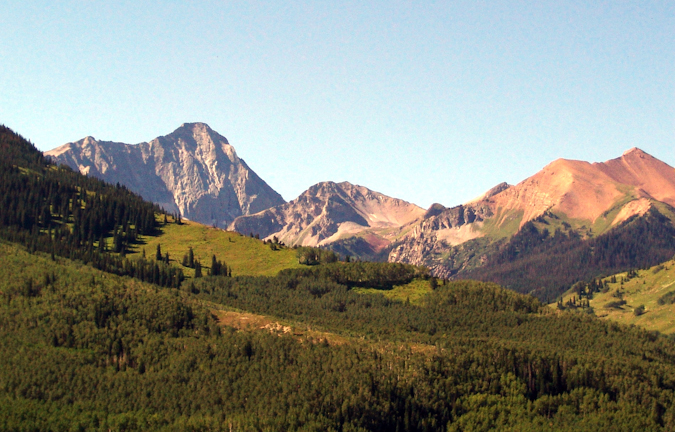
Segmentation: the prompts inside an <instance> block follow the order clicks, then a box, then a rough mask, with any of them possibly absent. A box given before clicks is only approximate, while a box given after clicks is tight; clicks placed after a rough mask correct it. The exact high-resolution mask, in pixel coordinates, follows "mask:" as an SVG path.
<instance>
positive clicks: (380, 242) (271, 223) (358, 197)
mask: <svg viewBox="0 0 675 432" xmlns="http://www.w3.org/2000/svg"><path fill="white" fill-rule="evenodd" d="M423 214H424V210H423V209H422V208H420V207H418V206H416V205H414V204H411V203H408V202H406V201H403V200H399V199H395V198H391V197H388V196H386V195H383V194H380V193H378V192H374V191H372V190H370V189H368V188H365V187H363V186H358V185H353V184H351V183H348V182H342V183H334V182H323V183H318V184H316V185H314V186H312V187H310V188H309V189H308V190H307V191H305V192H303V193H302V194H301V195H300V196H299V197H298V198H296V199H295V200H293V201H291V202H289V203H286V204H283V205H280V206H277V207H274V208H270V209H268V210H265V211H263V212H260V213H257V214H254V215H250V216H242V217H239V218H237V219H236V220H235V221H234V223H232V225H231V226H230V229H232V230H235V231H238V232H241V233H244V234H249V233H253V234H259V235H260V237H261V238H272V237H277V238H278V239H279V240H281V241H283V242H284V243H286V244H288V245H303V246H322V245H328V244H330V243H333V242H335V241H337V240H340V239H344V238H349V237H354V236H357V235H358V236H365V237H367V238H368V239H369V240H368V241H369V242H371V243H373V244H374V247H375V248H376V249H377V248H381V247H383V246H384V245H386V244H388V243H389V241H388V240H386V238H384V237H383V236H381V235H378V234H377V233H379V232H381V231H384V230H387V229H392V228H393V229H395V228H400V227H401V226H403V225H406V224H408V223H410V222H412V221H414V220H416V219H417V218H419V217H421V216H422V215H423Z"/></svg>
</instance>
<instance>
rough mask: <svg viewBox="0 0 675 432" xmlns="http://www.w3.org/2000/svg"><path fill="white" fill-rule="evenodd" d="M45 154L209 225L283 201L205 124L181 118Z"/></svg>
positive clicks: (70, 145)
mask: <svg viewBox="0 0 675 432" xmlns="http://www.w3.org/2000/svg"><path fill="white" fill-rule="evenodd" d="M45 155H47V156H49V157H51V158H52V159H53V160H54V161H56V162H58V163H61V164H65V165H68V166H70V167H71V168H72V169H74V170H76V171H79V172H81V173H83V174H86V175H90V176H95V177H98V178H100V179H102V180H105V181H107V182H109V183H112V184H115V183H120V184H123V185H125V186H127V187H128V188H129V189H130V190H132V191H134V192H136V193H138V194H140V195H141V196H142V197H143V198H145V199H147V200H149V201H153V202H155V203H157V204H159V205H160V206H162V207H164V208H165V209H166V210H167V211H169V212H175V213H180V214H181V215H182V216H184V217H186V218H187V219H190V220H194V221H197V222H201V223H205V224H209V225H212V224H215V225H218V226H227V225H228V224H229V223H231V222H232V221H233V220H234V219H235V218H236V217H238V216H241V215H246V214H252V213H257V212H259V211H262V210H265V209H267V208H270V207H273V206H276V205H279V204H283V203H284V202H285V201H284V199H283V198H282V197H281V195H279V194H278V193H277V192H275V191H274V190H273V189H272V188H271V187H270V186H268V185H267V183H265V182H264V181H263V180H262V179H261V178H260V177H258V175H257V174H256V173H255V172H253V170H251V169H250V168H249V167H248V165H247V164H246V162H244V160H243V159H240V158H239V157H238V156H237V153H236V152H235V150H234V147H232V146H231V145H230V144H229V143H228V141H227V139H226V138H225V137H223V136H222V135H220V134H218V133H217V132H215V131H213V130H212V129H211V128H210V127H209V126H208V125H206V124H204V123H184V124H183V125H181V126H180V127H179V128H178V129H176V130H175V131H173V132H172V133H170V134H169V135H166V136H161V137H158V138H155V139H154V140H152V141H150V142H143V143H140V144H134V145H131V144H124V143H118V142H111V141H98V140H96V139H95V138H93V137H86V138H83V139H81V140H79V141H77V142H72V143H68V144H65V145H63V146H61V147H58V148H56V149H54V150H51V151H48V152H46V153H45Z"/></svg>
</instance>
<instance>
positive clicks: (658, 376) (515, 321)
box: [0, 129, 675, 431]
mask: <svg viewBox="0 0 675 432" xmlns="http://www.w3.org/2000/svg"><path fill="white" fill-rule="evenodd" d="M0 137H1V138H2V139H0V150H2V153H1V154H2V159H1V161H2V162H1V163H2V166H1V168H2V171H3V172H2V174H0V175H1V176H2V177H0V181H1V182H2V183H1V184H0V199H2V200H3V203H7V205H6V206H3V207H2V213H0V214H1V215H2V219H1V220H2V230H1V231H0V232H2V239H0V430H12V431H14V430H17V431H33V430H40V431H43V430H56V431H71V430H95V431H108V430H116V431H141V430H142V431H146V430H161V431H184V430H193V431H202V430H204V431H206V430H210V431H235V430H236V431H261V430H269V431H295V430H305V431H436V430H448V431H460V430H462V431H464V430H477V431H487V430H505V431H509V430H510V431H526V430H533V431H534V430H536V431H542V430H543V431H554V430H565V431H569V430H578V431H582V430H609V429H611V430H617V431H635V430H643V431H660V430H664V431H667V430H673V429H675V404H674V402H675V342H674V341H673V339H671V338H669V337H666V336H663V335H660V334H659V333H656V332H648V331H646V330H644V329H640V328H638V327H628V326H622V325H619V324H616V323H611V322H605V321H602V320H600V319H598V318H597V317H594V316H590V315H587V314H576V313H565V312H560V311H556V310H554V309H552V308H550V307H545V306H543V305H542V304H541V303H540V302H539V300H537V299H535V298H534V297H531V296H525V295H521V294H518V293H516V292H513V291H509V290H505V289H503V288H501V287H500V286H498V285H495V284H492V283H485V282H477V281H455V282H449V281H443V280H438V279H436V278H433V277H430V275H429V272H428V270H427V269H425V268H421V267H415V266H412V265H404V264H392V263H368V262H345V261H341V260H339V259H338V257H337V256H336V255H335V254H333V253H332V252H330V251H326V250H319V249H311V248H306V249H305V248H299V249H297V250H294V251H292V250H290V249H288V248H285V247H284V246H283V245H281V244H279V243H276V242H271V243H265V244H262V242H258V241H257V240H256V242H258V243H256V245H257V246H261V247H262V246H264V247H265V248H266V250H267V251H269V253H270V254H271V255H268V256H271V257H285V258H283V259H284V260H285V259H287V257H288V254H290V253H294V254H295V255H296V256H295V259H296V260H297V261H296V263H295V264H294V265H293V266H289V267H293V268H285V269H283V270H281V271H276V270H275V271H273V272H270V271H269V270H268V269H265V268H264V267H265V266H266V265H268V264H269V262H271V263H272V265H273V266H274V267H273V268H274V269H276V268H277V267H276V266H278V265H279V263H281V262H284V261H283V260H276V261H275V260H274V259H272V260H271V261H269V262H267V261H265V260H260V261H254V262H253V264H249V267H250V266H259V267H261V269H260V270H259V271H258V272H257V273H253V272H251V273H247V274H248V275H243V274H244V273H243V272H242V273H241V274H242V275H241V276H238V275H237V274H233V273H232V271H231V270H232V269H231V268H230V266H229V265H227V263H225V262H222V261H221V259H218V258H216V257H215V256H212V261H210V262H209V263H205V265H204V271H203V272H202V271H201V268H199V272H201V273H202V274H201V275H199V274H198V271H197V268H198V266H197V263H198V262H199V260H195V257H194V253H193V254H190V251H191V249H189V243H188V242H187V240H186V244H184V245H180V244H172V246H171V247H173V248H175V249H172V253H174V252H173V251H174V250H176V251H177V250H183V251H185V252H184V253H185V254H186V256H185V258H184V259H183V260H179V259H178V258H177V257H174V259H173V260H172V259H171V257H169V254H168V253H166V252H165V251H162V250H161V247H160V244H159V242H158V243H157V245H156V246H157V248H156V249H157V250H156V251H148V253H147V256H144V254H143V252H142V249H140V250H139V245H138V244H137V243H135V242H136V241H137V240H138V238H139V237H138V236H142V237H143V239H147V238H154V239H155V240H156V238H155V237H148V236H151V235H153V234H155V233H156V232H159V231H160V230H165V231H166V228H167V226H171V227H172V228H176V229H178V228H179V227H180V226H181V225H180V224H179V220H176V221H173V218H168V221H167V222H166V223H168V224H169V225H165V222H163V221H162V219H163V215H161V211H160V209H157V208H156V207H154V206H153V205H151V204H148V203H146V202H143V201H142V200H141V199H140V198H139V197H137V196H136V195H133V194H131V193H129V192H128V191H126V190H125V189H124V188H121V187H116V186H110V185H106V184H104V183H101V182H98V181H96V180H92V179H87V178H85V177H83V176H80V175H79V174H76V173H73V172H72V171H70V170H67V169H63V168H58V167H54V166H52V165H50V164H48V163H45V162H44V160H43V159H42V157H41V155H40V153H39V152H37V151H36V150H35V148H34V147H33V146H32V145H30V143H28V142H27V141H25V140H23V139H21V138H20V137H18V136H16V135H14V134H13V133H12V132H11V131H9V130H8V129H3V134H2V135H1V136H0ZM156 215H157V216H159V220H158V218H156V217H155V216H156ZM150 216H152V217H150ZM655 217H656V216H655ZM193 228H194V227H193ZM155 230H156V232H155ZM532 234H533V235H534V233H532ZM134 236H136V237H134ZM97 237H98V238H97ZM160 238H161V237H160ZM179 238H181V237H180V236H179V235H175V236H174V237H173V239H179ZM223 238H224V239H225V238H227V239H229V240H227V241H226V242H225V243H226V244H228V245H229V244H230V240H231V241H232V242H233V243H232V244H237V243H236V241H237V240H241V241H240V242H239V243H238V244H239V246H236V247H240V246H241V245H242V244H244V241H243V240H244V239H246V240H247V241H248V238H246V237H243V238H241V239H238V238H232V239H230V238H229V236H228V237H223ZM525 240H526V239H524V240H523V241H524V243H523V245H526V244H528V243H527V241H525ZM144 241H145V240H144ZM251 241H253V239H251ZM563 243H564V242H563ZM147 244H149V243H146V245H147ZM152 244H153V245H154V243H152ZM198 247H199V248H202V249H200V253H206V252H205V251H210V250H211V249H209V248H208V246H207V245H205V244H201V243H200V244H199V245H198ZM220 247H228V246H220ZM528 247H529V246H528ZM534 247H536V246H534ZM279 249H283V251H282V252H283V254H281V255H274V254H275V253H277V252H280V250H279ZM525 249H527V248H525ZM236 250H240V251H241V250H245V249H236ZM131 252H133V257H132V258H129V255H132V254H131ZM192 252H194V251H192ZM125 255H126V256H125ZM209 264H210V265H209ZM242 265H243V264H242ZM182 268H185V269H189V272H188V271H187V270H186V272H188V273H189V274H188V275H187V276H186V275H184V274H183V272H182V270H181V269H182ZM242 268H243V267H242ZM150 269H152V271H150ZM146 270H147V272H146ZM254 274H259V275H265V276H254ZM420 286H425V289H423V290H422V289H420V288H419V287H420ZM404 287H417V288H416V289H417V291H418V292H423V294H422V295H420V296H419V297H417V298H415V299H414V300H415V301H411V299H410V298H406V299H394V298H390V297H389V296H386V295H382V294H380V293H391V292H398V291H402V292H404V290H403V289H402V288H404ZM237 314H239V315H241V316H242V321H243V320H244V318H248V317H250V316H253V315H255V316H258V317H262V318H264V319H265V320H266V322H268V323H269V324H268V325H264V326H258V325H250V326H243V325H239V326H235V325H233V324H232V323H231V322H228V321H226V320H225V319H222V317H224V316H226V315H227V316H236V315H237Z"/></svg>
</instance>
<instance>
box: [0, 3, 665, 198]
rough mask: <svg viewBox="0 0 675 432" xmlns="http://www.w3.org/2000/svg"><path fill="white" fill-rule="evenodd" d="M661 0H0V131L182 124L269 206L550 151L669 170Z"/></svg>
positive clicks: (472, 191) (486, 181) (433, 188)
mask: <svg viewBox="0 0 675 432" xmlns="http://www.w3.org/2000/svg"><path fill="white" fill-rule="evenodd" d="M674 81H675V2H672V1H661V2H658V1H597V2H589V1H530V2H519V1H503V2H499V1H490V2H487V1H450V0H448V1H442V2H431V1H427V2H402V1H392V0H389V1H368V2H363V1H354V2H326V1H320V2H319V1H317V2H293V1H291V2H289V1H283V2H282V1H276V2H253V1H252V2H223V1H212V2H208V1H194V2H186V1H161V2H160V1H156V2H153V1H140V2H139V1H129V2H118V1H107V2H93V1H84V0H82V1H59V2H51V1H49V2H48V1H1V2H0V123H4V124H6V125H7V126H9V127H11V128H13V129H14V130H16V131H17V132H19V133H21V134H22V135H24V136H25V137H27V138H29V139H30V140H32V141H33V142H34V143H35V144H36V145H37V146H38V148H40V149H42V150H48V149H51V148H54V147H56V146H59V145H61V144H64V143H66V142H69V141H75V140H78V139H81V138H83V137H85V136H87V135H92V136H94V137H96V138H97V139H100V140H111V141H122V142H127V143H138V142H142V141H149V140H151V139H153V138H155V137H157V136H159V135H165V134H168V133H170V132H172V131H173V130H174V129H175V128H177V127H178V126H179V125H180V124H181V123H184V122H195V121H202V122H206V123H208V124H209V125H210V126H211V127H212V128H213V129H215V130H216V131H218V132H220V133H221V134H222V135H224V136H226V137H227V138H228V140H229V141H230V143H231V144H232V145H233V146H234V147H235V148H236V150H237V152H238V154H239V155H240V157H242V158H243V159H245V160H246V161H247V162H248V164H249V165H250V166H251V167H252V168H253V169H254V170H255V171H256V172H257V173H258V174H259V175H260V176H261V177H262V178H263V179H265V180H266V181H267V182H268V183H269V184H270V185H271V186H272V187H273V188H274V189H276V190H277V191H278V192H280V193H281V194H282V195H283V197H284V198H285V199H287V200H290V199H293V198H295V197H296V196H297V195H298V194H300V193H301V192H302V191H304V190H305V189H307V188H308V187H309V186H310V185H312V184H314V183H317V182H319V181H324V180H334V181H343V180H348V181H350V182H352V183H357V184H361V185H364V186H367V187H369V188H371V189H374V190H377V191H379V192H382V193H385V194H388V195H391V196H394V197H398V198H402V199H405V200H408V201H411V202H414V203H416V204H418V205H421V206H423V207H427V206H429V205H430V204H432V203H433V202H440V203H442V204H444V205H448V206H450V205H456V204H460V203H462V202H465V201H467V200H469V199H471V198H473V197H475V196H477V195H479V194H481V193H482V192H484V191H485V190H487V189H488V188H490V187H492V186H493V185H495V184H497V183H499V182H501V181H507V182H509V183H517V182H519V181H521V180H523V179H524V178H526V177H528V176H529V175H532V174H534V173H535V172H536V171H538V170H540V169H541V168H542V167H543V166H544V165H546V164H547V163H549V162H550V161H552V160H554V159H556V158H559V157H564V158H571V159H582V160H588V161H603V160H607V159H611V158H614V157H618V156H620V155H621V153H622V152H623V151H624V150H626V149H628V148H631V147H634V146H635V147H640V148H642V149H643V150H645V151H647V152H648V153H650V154H652V155H654V156H655V157H657V158H660V159H661V160H664V161H666V162H668V163H669V164H671V165H675V85H674Z"/></svg>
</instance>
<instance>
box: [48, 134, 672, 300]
mask: <svg viewBox="0 0 675 432" xmlns="http://www.w3.org/2000/svg"><path fill="white" fill-rule="evenodd" d="M46 155H48V156H51V157H52V158H54V159H55V160H56V161H58V162H60V163H65V164H68V165H70V166H71V167H72V168H73V169H76V170H79V171H80V172H82V173H85V174H89V175H95V176H97V177H100V178H102V179H104V180H107V181H109V182H112V183H116V182H119V183H122V184H125V185H127V186H128V187H129V188H130V189H131V190H133V191H135V192H138V193H139V194H141V195H142V196H143V197H145V198H146V199H149V200H152V201H154V202H156V203H158V204H160V205H162V206H164V207H165V208H166V209H167V210H170V211H176V212H180V213H181V214H182V215H183V216H184V217H186V218H188V219H191V220H195V221H197V222H202V223H206V224H214V223H215V224H217V225H218V226H220V227H229V229H230V230H235V231H238V232H241V233H243V234H251V233H252V234H258V235H260V237H261V238H268V239H272V238H274V237H276V238H277V239H278V240H280V241H282V242H284V243H286V244H288V245H306V246H321V247H328V248H331V249H333V250H336V251H338V252H340V253H342V254H345V255H352V256H356V257H361V258H366V259H371V260H382V261H391V262H404V263H410V264H416V265H424V266H427V267H429V268H430V269H431V270H432V272H433V273H434V274H436V275H437V276H441V277H446V278H448V277H461V276H462V275H468V276H471V277H475V278H484V279H490V280H494V281H496V282H499V283H503V284H505V285H509V284H511V283H512V280H515V279H516V278H515V276H514V275H515V274H518V275H519V276H518V278H517V280H518V281H522V282H518V284H520V285H519V286H512V288H514V289H517V290H519V291H521V292H532V291H534V290H537V289H542V290H545V292H546V293H547V294H542V292H543V291H542V292H540V293H539V294H540V297H551V296H554V295H556V293H558V292H561V290H563V288H564V285H565V284H567V283H568V279H569V280H572V279H574V278H575V277H577V276H578V275H580V274H581V273H579V272H577V273H574V274H571V275H569V277H563V276H560V275H557V273H555V272H550V274H549V275H548V276H550V281H549V282H547V283H548V284H549V285H551V286H549V287H538V288H535V287H534V284H535V282H534V280H535V279H537V278H538V279H537V280H542V278H543V279H545V277H544V276H545V275H542V274H540V273H537V272H533V271H532V270H531V268H532V267H533V266H534V264H533V263H532V260H534V259H536V260H541V259H543V258H542V256H547V257H549V258H550V257H553V256H554V255H555V254H558V255H555V256H556V257H558V258H556V259H558V260H561V259H563V256H565V257H567V256H568V255H569V253H571V252H569V253H568V252H565V254H568V255H564V254H563V252H555V253H554V252H552V250H553V249H551V248H553V245H555V244H558V247H562V246H560V244H562V243H561V242H562V240H561V238H563V237H564V239H565V241H564V242H563V243H564V244H565V245H566V246H565V247H567V248H568V250H572V249H574V250H575V251H576V252H575V253H576V254H577V255H578V256H579V257H581V256H586V255H584V254H586V253H592V252H588V251H587V249H588V250H590V251H592V250H594V248H598V247H599V246H597V245H595V246H594V245H592V244H591V243H588V242H589V241H590V240H592V239H597V238H602V237H603V236H605V235H608V236H615V237H616V236H620V235H622V234H621V233H622V232H624V231H622V230H625V229H628V228H626V227H628V226H629V225H630V224H631V223H632V221H634V220H636V218H637V219H641V220H648V221H650V222H649V224H651V225H649V226H652V227H653V226H654V224H655V223H656V224H657V225H659V228H658V230H657V231H654V232H653V233H652V234H654V233H656V232H658V233H662V232H665V231H663V230H664V229H665V230H666V231H667V229H669V228H668V227H672V223H671V222H664V220H666V221H672V220H674V219H675V209H674V208H673V207H675V169H673V168H672V167H671V166H669V165H667V164H666V163H664V162H662V161H660V160H658V159H656V158H654V157H652V156H650V155H649V154H647V153H645V152H643V151H642V150H640V149H637V148H634V149H631V150H629V151H627V152H625V153H624V154H623V155H622V156H621V157H619V158H616V159H612V160H609V161H607V162H603V163H588V162H583V161H575V160H565V159H558V160H556V161H554V162H552V163H551V164H549V165H547V166H546V167H544V169H542V170H541V171H540V172H538V173H536V174H534V175H533V176H532V177H529V178H527V179H525V180H523V181H522V182H520V183H519V184H517V185H515V186H510V185H508V184H506V183H502V184H499V185H497V186H495V187H493V188H491V189H490V190H489V191H487V192H486V193H485V194H483V195H482V196H481V197H479V198H477V199H475V200H472V201H470V202H468V203H465V204H463V205H459V206H455V207H451V208H447V207H445V206H443V205H441V204H434V205H432V206H431V207H430V208H429V209H427V210H426V211H425V210H424V209H422V208H420V207H418V206H416V205H414V204H411V203H408V202H406V201H403V200H399V199H396V198H392V197H388V196H385V195H383V194H381V193H378V192H375V191H372V190H370V189H368V188H366V187H363V186H357V185H353V184H351V183H348V182H342V183H334V182H322V183H318V184H316V185H314V186H312V187H310V188H309V189H308V190H307V191H305V192H303V193H302V194H301V195H300V196H299V197H298V198H296V199H294V200H293V201H291V202H288V203H286V202H284V200H283V199H282V198H281V196H280V195H279V194H278V193H276V192H275V191H274V190H273V189H272V188H270V187H269V186H268V185H267V184H266V183H265V182H264V181H263V180H262V179H260V178H259V177H258V176H257V175H256V174H255V173H254V172H253V171H252V170H251V169H250V168H249V167H248V166H247V165H246V164H245V162H244V161H243V160H242V159H240V158H238V157H237V155H236V153H235V151H234V148H233V147H232V146H230V145H229V143H228V142H227V140H226V139H225V138H224V137H222V136H221V135H219V134H218V133H216V132H214V131H213V130H211V129H210V128H209V127H208V126H207V125H205V124H203V123H192V124H184V125H182V126H181V127H180V128H178V129H177V130H176V131H174V132H173V133H171V134H169V135H167V136H164V137H160V138H157V139H155V140H153V141H151V142H150V143H141V144H138V145H128V144H121V143H113V142H101V141H96V140H95V139H93V138H91V137H87V138H84V139H82V140H80V141H78V142H75V143H69V144H66V145H64V146H62V147H59V148H57V149H55V150H52V151H50V152H47V153H46ZM449 186H451V185H448V187H449ZM655 214H658V215H659V216H660V217H656V216H654V215H655ZM664 218H665V219H664ZM664 224H666V225H667V226H666V225H664ZM613 228H616V229H613ZM632 229H637V228H632ZM528 233H530V234H531V235H530V234H528ZM533 233H542V235H543V237H542V238H541V239H539V240H537V241H536V242H538V243H541V244H537V245H536V247H535V245H533V244H531V240H532V239H531V238H530V237H531V236H532V235H535V234H533ZM555 233H562V234H564V235H562V234H561V236H559V237H557V240H556V241H555V242H554V241H553V239H554V238H555V236H554V234H555ZM549 234H551V235H550V236H549ZM527 235H530V237H527ZM654 235H656V234H654ZM668 236H669V234H668V235H665V234H664V235H663V236H661V237H663V240H658V241H659V242H661V243H659V245H658V247H657V246H655V247H654V250H658V251H659V252H658V253H655V254H652V255H653V256H652V255H649V257H648V258H649V259H647V260H646V261H644V262H642V261H639V259H644V256H641V257H633V258H631V257H630V256H628V255H626V256H625V257H624V258H622V260H618V261H616V260H615V261H612V263H610V261H611V260H608V259H604V258H603V260H602V263H596V264H597V265H598V267H597V268H595V270H594V271H597V272H604V271H610V270H611V271H618V270H619V269H621V268H623V267H626V266H631V265H636V264H637V263H638V262H641V263H643V264H650V265H652V264H655V263H656V262H652V261H654V260H656V259H661V258H664V256H665V255H664V254H667V253H670V254H671V256H672V251H675V231H674V235H673V239H670V238H669V237H668ZM526 237H527V238H526ZM657 237H658V236H657ZM612 238H614V237H612ZM616 238H618V237H616ZM612 241H614V240H612ZM631 241H633V243H631V245H625V248H635V247H638V246H639V245H637V243H636V242H638V241H639V240H638V239H633V240H631ZM514 242H521V243H522V242H525V243H522V244H520V246H518V247H516V246H514V245H515V244H516V243H514ZM527 242H530V243H527ZM556 242H557V243H556ZM664 242H665V243H664ZM610 243H611V242H610ZM671 243H672V244H671ZM612 244H613V243H612ZM671 246H672V247H671ZM547 248H548V249H547ZM575 248H576V249H575ZM589 248H590V249H589ZM611 250H613V249H607V250H605V252H604V253H606V254H610V253H611V252H610V251H611ZM669 250H670V251H671V252H668V251H669ZM514 251H515V252H514ZM584 251H586V252H584ZM561 254H562V255H561ZM535 255H536V256H535ZM577 255H575V256H577ZM643 255H644V254H643ZM505 257H508V259H507V258H505ZM549 258H547V259H549ZM638 258H639V259H638ZM668 258H670V256H668V257H665V258H664V259H668ZM550 259H552V258H550ZM575 259H582V258H575ZM584 259H588V258H584ZM507 261H508V268H507V267H505V266H506V262H507ZM518 263H521V264H518ZM528 263H529V264H528ZM519 265H520V267H518V266H519ZM547 265H549V266H551V265H553V264H551V263H549V264H547ZM500 266H501V267H500ZM622 266H623V267H622ZM481 269H492V270H491V271H493V273H489V272H488V273H485V271H487V270H485V271H483V270H481ZM497 269H499V271H497ZM538 271H543V270H538ZM528 272H529V273H528ZM497 273H498V274H497ZM527 275H529V276H527ZM528 277H529V278H530V279H531V281H530V282H528V280H530V279H528ZM584 277H585V276H584ZM556 284H557V285H556ZM553 285H556V286H555V287H554V286H553Z"/></svg>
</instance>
